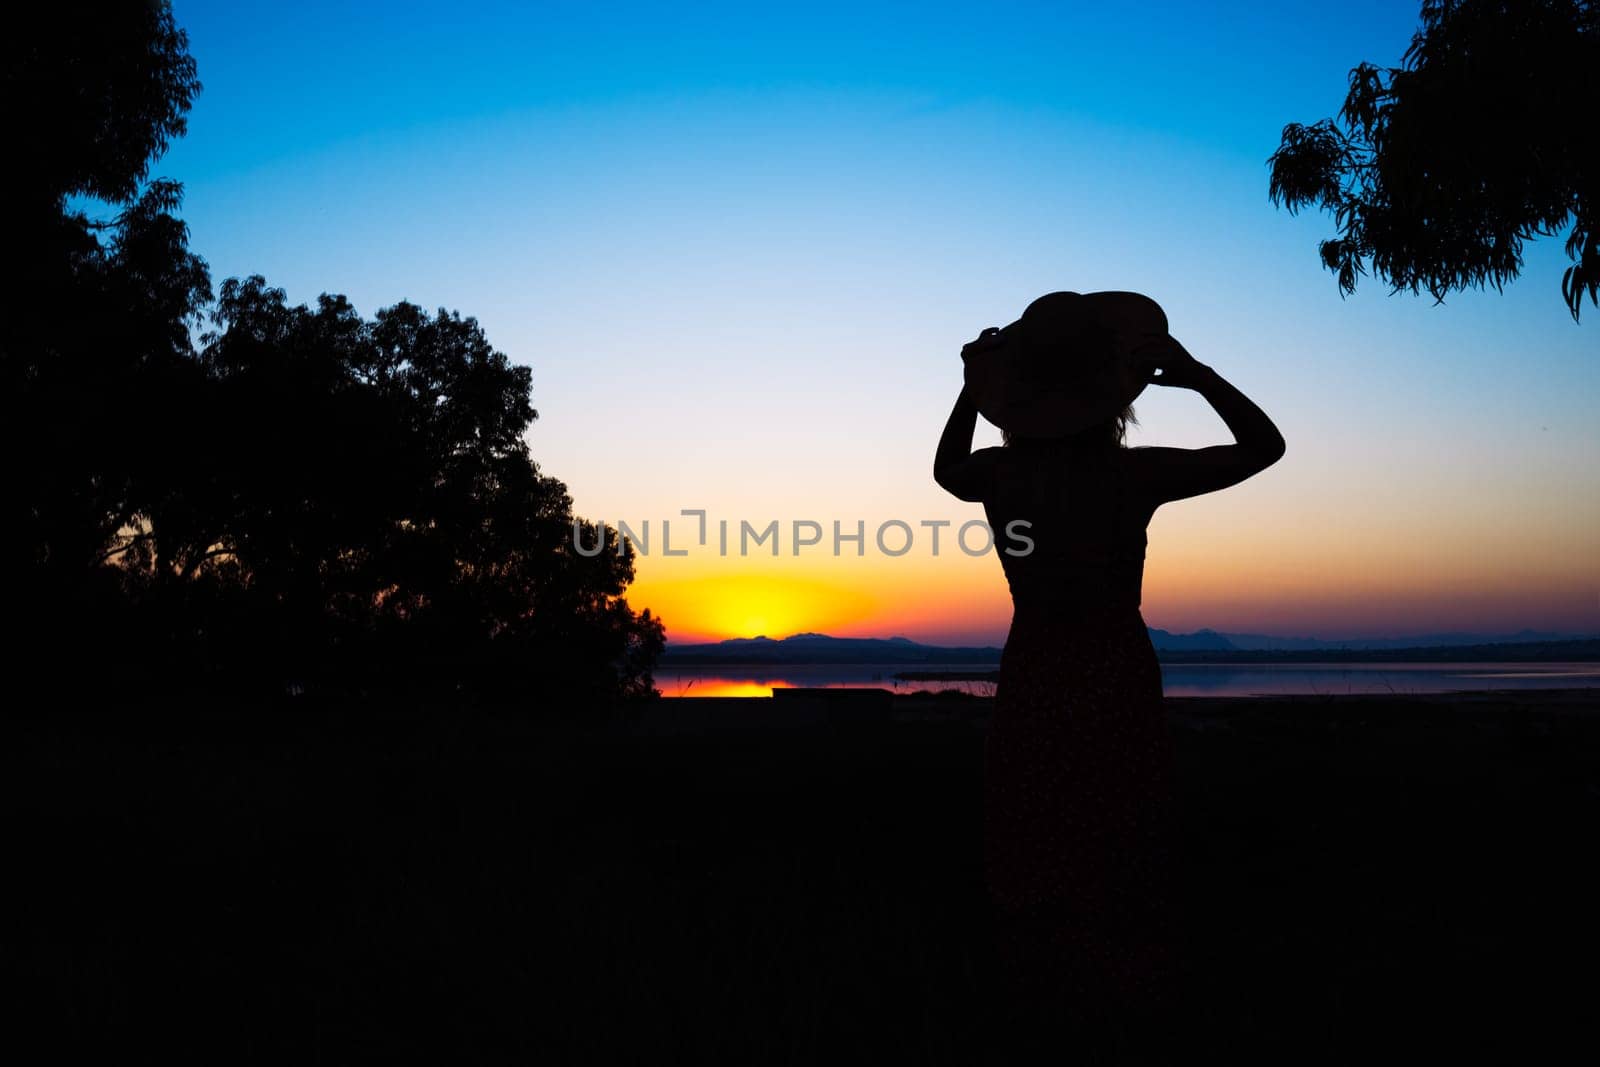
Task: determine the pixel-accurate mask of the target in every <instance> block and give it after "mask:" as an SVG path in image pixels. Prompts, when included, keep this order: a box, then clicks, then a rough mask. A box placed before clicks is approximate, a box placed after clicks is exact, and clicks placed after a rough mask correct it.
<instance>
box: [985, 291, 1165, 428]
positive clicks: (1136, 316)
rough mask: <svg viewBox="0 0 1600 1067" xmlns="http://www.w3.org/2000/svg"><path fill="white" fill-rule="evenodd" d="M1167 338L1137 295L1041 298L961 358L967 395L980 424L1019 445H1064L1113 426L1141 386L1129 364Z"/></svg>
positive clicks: (1158, 317)
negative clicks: (1149, 343)
mask: <svg viewBox="0 0 1600 1067" xmlns="http://www.w3.org/2000/svg"><path fill="white" fill-rule="evenodd" d="M1166 332H1167V316H1166V313H1165V312H1163V311H1162V310H1161V305H1160V304H1157V303H1156V302H1155V301H1154V300H1151V299H1150V298H1149V297H1147V296H1144V295H1142V294H1140V293H1123V292H1104V293H1069V292H1060V293H1046V294H1045V295H1044V296H1041V297H1040V298H1039V299H1037V300H1035V301H1034V302H1033V303H1031V304H1029V305H1028V307H1027V309H1026V310H1025V311H1023V313H1022V317H1021V318H1019V319H1018V320H1017V321H1016V322H1013V323H1012V324H1011V325H1009V326H1006V327H1003V328H1001V329H998V330H995V329H991V330H986V331H984V333H983V335H982V336H980V337H979V338H978V339H977V340H976V341H973V342H972V343H971V344H969V345H967V346H966V348H964V349H962V351H961V358H962V360H963V362H965V364H966V381H967V391H968V393H969V394H970V395H971V397H972V398H973V401H974V402H975V403H976V405H977V408H978V411H979V412H980V413H981V414H982V415H983V417H984V418H986V419H988V420H989V421H990V422H992V423H994V424H995V425H996V426H998V427H1000V428H1001V429H1003V430H1006V431H1008V432H1010V433H1013V434H1017V435H1019V436H1022V437H1062V436H1065V435H1067V434H1072V433H1076V432H1077V431H1079V430H1083V429H1086V428H1088V427H1090V426H1093V425H1095V424H1096V423H1101V422H1106V421H1108V420H1110V419H1112V418H1114V417H1115V416H1116V415H1117V413H1118V412H1120V411H1121V410H1122V409H1123V408H1125V407H1127V406H1128V405H1129V404H1131V403H1133V401H1134V399H1135V398H1136V397H1138V395H1139V394H1140V393H1142V392H1143V391H1144V387H1145V385H1146V384H1147V382H1146V381H1145V380H1144V378H1143V376H1142V375H1141V374H1140V373H1139V372H1138V369H1137V368H1136V367H1135V366H1134V365H1133V364H1132V363H1131V362H1130V361H1129V360H1128V358H1127V355H1128V352H1129V351H1130V350H1131V349H1132V348H1133V347H1135V346H1136V345H1137V344H1138V343H1139V342H1140V341H1141V340H1144V339H1146V338H1148V337H1161V336H1164V335H1165V334H1166Z"/></svg>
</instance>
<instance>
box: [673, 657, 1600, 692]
mask: <svg viewBox="0 0 1600 1067" xmlns="http://www.w3.org/2000/svg"><path fill="white" fill-rule="evenodd" d="M935 669H936V670H940V671H969V672H970V671H992V670H995V669H996V668H995V665H994V664H992V663H974V664H953V663H941V664H939V665H938V666H937V667H936V668H931V667H921V666H916V665H912V664H903V663H897V664H878V665H875V664H860V665H857V664H845V665H829V664H817V665H800V666H793V665H791V666H763V665H760V664H754V665H750V666H724V667H683V668H678V667H673V666H670V665H668V666H665V667H662V668H660V669H658V670H657V671H656V676H655V678H656V688H657V689H659V690H661V693H662V695H663V696H669V697H672V696H696V697H764V696H769V695H771V693H772V690H773V689H778V688H788V689H793V688H816V687H824V688H830V689H832V688H846V689H861V688H871V689H889V690H893V691H895V692H901V693H909V692H913V691H915V690H918V689H922V690H945V689H954V690H959V691H961V692H967V693H972V694H974V695H976V696H993V695H994V688H995V687H994V683H993V682H902V681H897V680H896V679H895V675H896V674H897V673H900V672H904V671H920V670H935ZM1161 678H1162V683H1163V685H1164V687H1165V690H1166V694H1167V696H1174V697H1196V696H1219V697H1238V696H1258V695H1259V696H1283V695H1287V694H1314V695H1326V694H1329V693H1451V692H1459V691H1461V690H1468V689H1577V688H1585V687H1591V686H1593V687H1600V663H1196V664H1189V663H1182V664H1162V666H1161Z"/></svg>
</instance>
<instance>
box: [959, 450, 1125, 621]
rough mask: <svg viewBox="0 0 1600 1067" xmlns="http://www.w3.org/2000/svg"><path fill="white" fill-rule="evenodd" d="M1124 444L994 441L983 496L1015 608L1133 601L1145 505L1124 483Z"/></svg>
mask: <svg viewBox="0 0 1600 1067" xmlns="http://www.w3.org/2000/svg"><path fill="white" fill-rule="evenodd" d="M1126 454H1127V450H1126V449H1124V448H1096V447H1085V446H1081V445H1073V444H1068V443H1061V442H1050V443H1040V442H1030V443H1029V444H1027V445H1025V446H1017V445H1012V446H1010V447H1007V448H1005V449H1003V450H1002V459H1001V461H1000V462H999V464H998V466H997V473H996V484H995V487H994V489H993V491H992V492H991V494H990V496H989V497H988V498H986V499H985V500H984V502H983V506H984V512H985V514H986V515H987V518H988V522H989V526H990V528H991V529H992V530H993V531H994V538H995V551H996V553H997V554H998V555H999V556H1000V564H1001V567H1002V568H1003V569H1004V571H1005V576H1006V583H1007V584H1008V585H1009V586H1010V587H1011V599H1012V603H1013V605H1014V607H1015V608H1016V610H1017V611H1018V612H1023V611H1040V612H1044V613H1056V614H1059V613H1063V612H1074V613H1076V612H1078V611H1080V610H1085V609H1089V610H1092V609H1100V608H1123V609H1128V608H1131V609H1134V610H1137V609H1138V607H1139V604H1140V602H1141V600H1142V597H1143V584H1144V560H1145V548H1146V546H1147V544H1148V540H1147V538H1146V535H1145V527H1146V526H1148V525H1149V522H1150V517H1151V514H1152V512H1153V511H1154V509H1153V508H1151V507H1150V506H1149V505H1148V503H1143V502H1141V499H1142V498H1141V494H1139V493H1137V492H1136V491H1135V487H1134V486H1132V485H1131V484H1130V472H1129V470H1128V467H1127V464H1126V463H1125V459H1126ZM1018 520H1021V521H1018ZM1012 523H1016V525H1015V526H1012V525H1011V524H1012ZM1024 524H1025V525H1024ZM1028 539H1031V540H1032V542H1033V544H1032V547H1031V549H1030V548H1029V545H1028Z"/></svg>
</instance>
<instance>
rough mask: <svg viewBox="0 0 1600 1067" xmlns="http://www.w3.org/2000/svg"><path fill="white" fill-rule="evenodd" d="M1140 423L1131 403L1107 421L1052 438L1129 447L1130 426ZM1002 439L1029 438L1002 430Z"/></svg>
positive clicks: (1007, 442) (1076, 442) (1079, 443)
mask: <svg viewBox="0 0 1600 1067" xmlns="http://www.w3.org/2000/svg"><path fill="white" fill-rule="evenodd" d="M1130 425H1132V426H1137V425H1139V417H1138V416H1137V415H1135V414H1134V413H1133V405H1132V404H1129V405H1128V406H1127V407H1125V408H1123V409H1122V410H1121V411H1119V412H1117V414H1116V415H1115V416H1114V417H1112V418H1110V419H1107V420H1106V421H1105V422H1101V423H1096V424H1095V425H1093V426H1089V427H1086V428H1084V429H1082V430H1079V431H1078V432H1077V433H1072V434H1067V435H1065V436H1064V437H1059V438H1051V440H1052V441H1061V442H1066V443H1070V444H1077V445H1091V446H1092V445H1099V446H1102V447H1105V448H1127V447H1128V427H1129V426H1130ZM1000 440H1001V441H1002V442H1003V443H1005V444H1006V445H1010V444H1012V443H1014V442H1021V441H1026V440H1028V439H1027V438H1019V437H1015V436H1013V435H1012V433H1011V431H1010V430H1001V431H1000Z"/></svg>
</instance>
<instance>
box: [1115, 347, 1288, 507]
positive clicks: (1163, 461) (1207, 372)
mask: <svg viewBox="0 0 1600 1067" xmlns="http://www.w3.org/2000/svg"><path fill="white" fill-rule="evenodd" d="M1139 361H1140V363H1141V364H1142V365H1143V366H1144V367H1145V371H1146V373H1147V378H1146V380H1147V381H1149V382H1150V383H1151V384H1153V385H1165V386H1172V387H1177V388H1184V389H1193V390H1194V391H1195V392H1197V393H1199V394H1200V395H1201V396H1203V397H1205V398H1206V400H1207V402H1209V403H1210V404H1211V407H1212V408H1213V409H1214V410H1215V411H1216V413H1217V414H1218V415H1219V416H1221V418H1222V421H1223V422H1224V423H1225V424H1227V427H1228V429H1229V430H1230V431H1232V433H1233V438H1234V443H1233V444H1231V445H1213V446H1211V447H1210V448H1135V449H1130V450H1129V452H1130V454H1131V455H1133V456H1134V457H1135V462H1136V464H1137V470H1138V473H1139V480H1140V481H1141V482H1142V483H1143V485H1144V487H1145V488H1146V490H1147V491H1148V492H1149V493H1150V494H1151V496H1152V497H1153V498H1154V499H1155V502H1156V503H1157V504H1158V505H1159V504H1162V503H1165V502H1167V501H1169V500H1182V499H1184V498H1185V497H1191V496H1199V495H1201V494H1202V493H1214V492H1216V491H1217V490H1218V489H1226V488H1228V487H1229V486H1230V485H1237V484H1238V483H1239V482H1242V481H1244V480H1245V479H1246V478H1249V477H1250V476H1251V475H1254V474H1259V473H1260V472H1261V471H1264V470H1266V469H1267V468H1268V467H1270V466H1272V465H1273V464H1274V463H1276V462H1278V460H1280V459H1282V458H1283V455H1284V452H1285V450H1286V448H1287V446H1286V445H1285V443H1284V440H1283V434H1281V433H1279V432H1278V427H1277V426H1275V425H1273V422H1272V420H1271V419H1270V418H1268V417H1267V413H1266V412H1264V411H1262V410H1261V409H1260V408H1259V407H1257V406H1256V404H1255V403H1254V402H1253V401H1252V400H1251V399H1250V398H1249V397H1247V396H1245V395H1244V394H1243V393H1241V392H1240V391H1239V390H1237V389H1235V388H1234V387H1233V386H1232V385H1231V384H1229V382H1228V381H1227V380H1226V379H1224V378H1223V377H1222V375H1220V374H1218V373H1217V372H1216V371H1214V370H1212V369H1211V368H1210V367H1208V366H1207V365H1205V364H1204V363H1201V362H1200V361H1198V360H1196V359H1195V358H1194V357H1193V356H1191V355H1190V354H1189V353H1188V352H1187V351H1186V350H1185V349H1184V347H1183V346H1182V345H1181V344H1179V343H1178V342H1177V341H1176V340H1174V339H1173V338H1171V337H1167V338H1163V339H1162V340H1161V341H1159V342H1156V344H1155V345H1154V346H1147V347H1146V348H1145V349H1143V350H1141V353H1140V355H1139Z"/></svg>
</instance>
